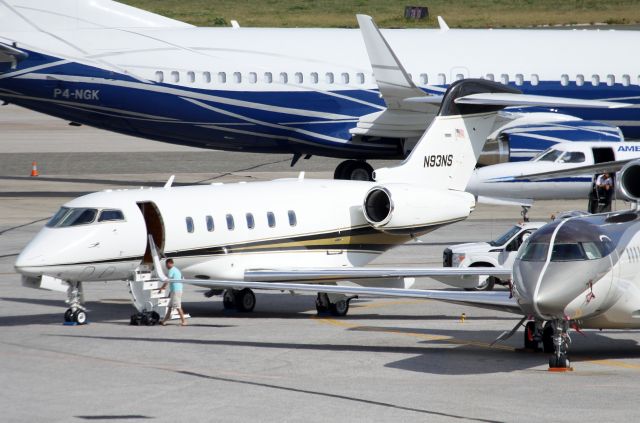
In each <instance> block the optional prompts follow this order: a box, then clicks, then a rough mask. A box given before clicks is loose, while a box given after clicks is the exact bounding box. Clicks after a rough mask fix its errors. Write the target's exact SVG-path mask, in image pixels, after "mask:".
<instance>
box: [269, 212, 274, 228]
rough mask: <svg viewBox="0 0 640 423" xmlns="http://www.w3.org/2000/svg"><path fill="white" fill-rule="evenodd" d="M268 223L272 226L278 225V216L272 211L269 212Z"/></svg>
mask: <svg viewBox="0 0 640 423" xmlns="http://www.w3.org/2000/svg"><path fill="white" fill-rule="evenodd" d="M267 223H268V224H269V227H270V228H275V227H276V216H275V215H274V214H273V213H272V212H267Z"/></svg>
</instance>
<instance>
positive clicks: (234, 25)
mask: <svg viewBox="0 0 640 423" xmlns="http://www.w3.org/2000/svg"><path fill="white" fill-rule="evenodd" d="M231 28H233V29H238V28H240V24H239V23H238V21H236V20H235V19H232V20H231Z"/></svg>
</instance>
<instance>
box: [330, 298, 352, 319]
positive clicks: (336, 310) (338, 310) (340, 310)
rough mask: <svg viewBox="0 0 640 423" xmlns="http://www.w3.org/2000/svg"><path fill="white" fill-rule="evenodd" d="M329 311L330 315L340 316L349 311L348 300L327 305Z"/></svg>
mask: <svg viewBox="0 0 640 423" xmlns="http://www.w3.org/2000/svg"><path fill="white" fill-rule="evenodd" d="M329 311H330V312H331V315H332V316H337V317H342V316H346V315H347V314H348V313H349V300H340V301H338V302H336V303H331V305H329Z"/></svg>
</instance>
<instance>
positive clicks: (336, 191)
mask: <svg viewBox="0 0 640 423" xmlns="http://www.w3.org/2000/svg"><path fill="white" fill-rule="evenodd" d="M374 186H376V184H374V183H371V182H356V181H323V180H304V179H290V180H276V181H271V182H254V183H234V184H224V185H223V184H214V185H207V186H191V187H176V188H168V189H140V190H117V191H103V192H99V193H94V194H89V195H86V196H83V197H80V198H78V199H75V200H72V201H70V202H69V203H67V204H65V206H64V207H67V208H70V209H74V210H75V209H95V210H98V212H97V213H98V214H99V213H101V211H102V210H120V211H122V213H123V215H124V219H123V220H121V221H115V222H99V221H98V220H99V218H98V217H97V216H98V214H96V217H95V219H93V221H92V222H91V223H88V224H83V225H78V226H69V227H45V228H44V229H43V230H42V231H41V232H40V233H39V234H38V235H37V236H36V238H34V239H33V241H32V242H31V243H30V244H29V245H28V246H27V247H26V248H25V249H24V250H23V252H22V253H21V255H20V257H19V258H18V260H17V262H16V267H17V268H18V269H19V270H20V272H21V273H23V274H29V275H32V276H39V275H43V274H46V275H49V276H52V277H56V278H59V279H64V280H76V281H94V280H116V279H128V278H130V277H131V272H132V271H133V270H134V269H135V268H137V267H138V266H139V265H140V264H141V263H142V262H143V261H147V262H148V260H149V258H147V259H146V260H145V259H144V258H143V256H144V255H145V249H146V248H147V235H152V236H153V237H154V240H155V241H156V243H157V244H159V246H160V247H162V250H163V251H164V253H165V254H166V255H167V256H169V257H173V258H174V259H175V261H176V264H177V265H178V266H179V268H180V269H181V270H182V271H183V274H184V275H185V277H189V278H207V279H209V278H210V279H221V280H225V279H232V280H242V279H243V277H244V271H245V270H247V269H259V268H288V267H292V266H296V267H316V268H317V267H332V268H336V267H343V266H362V265H364V264H366V263H368V262H370V261H371V260H373V259H374V258H375V257H377V256H378V255H379V254H381V253H382V252H384V251H386V250H387V249H389V248H391V247H393V246H395V245H398V244H401V243H404V242H406V241H407V240H409V239H410V237H411V235H410V234H408V233H407V234H403V235H395V234H389V233H386V232H385V231H384V230H377V229H374V228H373V227H372V226H371V225H370V224H369V223H368V222H367V221H366V220H365V217H364V214H363V211H362V202H363V199H364V198H365V194H366V193H367V191H368V190H369V189H371V188H372V187H374ZM420 189H421V193H422V194H423V195H424V196H425V197H426V198H429V199H431V200H432V201H434V202H435V203H436V204H439V203H443V202H447V201H448V200H449V201H450V199H451V195H453V196H455V197H456V198H464V199H465V200H464V201H467V202H468V206H467V210H466V214H465V215H463V216H460V215H458V214H455V213H452V212H451V211H448V210H439V211H438V210H436V211H435V212H433V213H428V215H425V218H424V219H423V222H422V224H421V225H419V226H416V227H415V230H414V232H415V233H416V234H421V233H426V232H429V231H430V230H433V229H435V228H437V227H439V226H441V225H443V224H446V223H451V222H452V221H456V220H460V219H462V218H465V217H466V216H467V215H468V214H469V213H470V212H471V210H472V209H473V206H474V202H473V198H472V197H471V196H470V195H469V194H466V193H454V194H449V193H448V192H447V191H444V190H438V189H430V188H428V187H422V188H420ZM151 203H152V204H153V205H154V206H155V208H154V207H153V206H151V205H150V204H151ZM142 204H145V206H144V207H146V209H147V213H145V212H144V207H141V205H142ZM150 209H153V210H156V211H155V212H153V211H152V212H149V210H150ZM149 213H151V215H150V214H149ZM231 219H232V220H233V222H231V221H230V220H231ZM158 222H159V223H158Z"/></svg>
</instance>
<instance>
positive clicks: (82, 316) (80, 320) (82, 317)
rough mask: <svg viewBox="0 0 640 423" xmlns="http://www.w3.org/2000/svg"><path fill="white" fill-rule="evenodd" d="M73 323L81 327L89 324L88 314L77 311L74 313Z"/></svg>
mask: <svg viewBox="0 0 640 423" xmlns="http://www.w3.org/2000/svg"><path fill="white" fill-rule="evenodd" d="M73 321H74V322H76V323H77V324H79V325H84V324H86V323H87V313H85V312H84V311H82V310H76V311H75V312H74V313H73Z"/></svg>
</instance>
